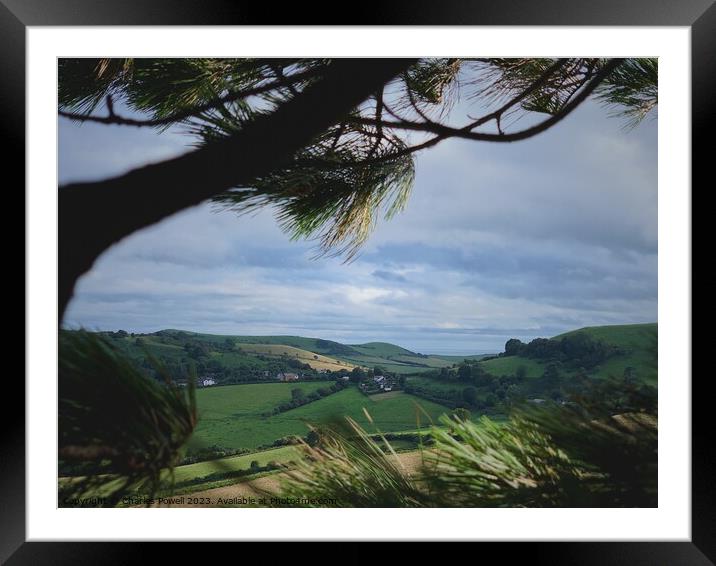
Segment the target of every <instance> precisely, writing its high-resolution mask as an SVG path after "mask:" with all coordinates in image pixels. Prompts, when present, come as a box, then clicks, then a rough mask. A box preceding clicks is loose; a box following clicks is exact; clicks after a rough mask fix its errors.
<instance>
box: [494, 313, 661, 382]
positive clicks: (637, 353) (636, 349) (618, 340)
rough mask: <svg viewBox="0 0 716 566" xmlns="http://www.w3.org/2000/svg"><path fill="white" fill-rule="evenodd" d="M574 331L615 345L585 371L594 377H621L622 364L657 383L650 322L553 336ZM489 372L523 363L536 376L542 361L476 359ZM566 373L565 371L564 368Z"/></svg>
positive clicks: (505, 370) (500, 371)
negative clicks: (609, 353)
mask: <svg viewBox="0 0 716 566" xmlns="http://www.w3.org/2000/svg"><path fill="white" fill-rule="evenodd" d="M576 333H584V334H588V335H589V336H591V337H592V338H594V339H595V340H601V341H603V342H604V343H606V344H609V345H612V346H617V347H618V348H620V350H622V352H621V353H620V354H617V355H614V356H611V357H609V358H608V359H607V360H606V361H604V362H603V363H602V364H599V365H597V366H596V367H594V368H593V369H592V370H590V371H588V372H587V373H588V374H589V375H592V376H595V377H621V376H622V375H623V373H624V370H625V368H627V367H632V368H634V370H635V371H636V375H637V376H638V377H639V378H640V379H642V380H643V381H644V382H646V383H648V384H650V385H656V384H657V350H656V348H657V343H658V326H657V324H656V323H650V324H622V325H614V326H592V327H587V328H581V329H579V330H573V331H571V332H567V333H565V334H560V335H558V336H555V337H554V340H559V339H560V338H563V337H565V336H569V335H573V334H576ZM480 365H482V367H484V368H485V369H486V370H487V371H488V372H489V373H491V374H492V375H498V376H499V375H511V374H514V373H515V371H517V368H518V367H519V366H524V367H525V369H526V370H527V376H528V377H539V376H541V375H542V373H543V372H544V369H545V367H546V365H547V364H546V363H544V362H540V361H538V360H533V359H528V358H522V357H520V356H508V357H506V358H496V359H493V360H487V361H484V362H480ZM565 373H567V374H569V372H568V371H567V372H565Z"/></svg>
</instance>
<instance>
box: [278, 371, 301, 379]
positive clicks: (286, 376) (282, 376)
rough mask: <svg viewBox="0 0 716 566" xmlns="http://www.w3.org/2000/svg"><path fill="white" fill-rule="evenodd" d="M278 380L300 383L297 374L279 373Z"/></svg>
mask: <svg viewBox="0 0 716 566" xmlns="http://www.w3.org/2000/svg"><path fill="white" fill-rule="evenodd" d="M276 379H278V380H279V381H298V375H296V374H295V373H283V372H279V373H278V374H277V375H276Z"/></svg>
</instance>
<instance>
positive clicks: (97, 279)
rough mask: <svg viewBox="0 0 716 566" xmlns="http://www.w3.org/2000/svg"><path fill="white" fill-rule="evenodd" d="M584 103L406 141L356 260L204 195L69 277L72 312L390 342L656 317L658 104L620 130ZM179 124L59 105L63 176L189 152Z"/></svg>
mask: <svg viewBox="0 0 716 566" xmlns="http://www.w3.org/2000/svg"><path fill="white" fill-rule="evenodd" d="M607 114H608V112H607V111H606V110H604V109H603V108H601V107H599V106H597V105H594V104H591V103H588V104H584V105H582V106H581V107H580V108H578V109H577V110H576V111H575V112H574V113H573V114H572V115H570V116H569V117H568V118H567V119H566V120H564V121H563V122H562V123H560V124H558V125H557V126H556V127H554V128H552V129H551V130H549V131H547V132H545V133H543V134H541V135H538V136H537V137H535V138H532V139H530V140H526V141H522V142H518V143H514V144H495V143H480V142H472V141H465V140H448V141H445V142H443V143H442V144H440V145H438V146H437V147H435V148H432V149H429V150H427V151H425V152H423V153H421V154H419V155H418V157H417V172H416V183H415V187H414V189H413V194H412V197H411V199H410V201H409V203H408V205H407V208H406V210H405V211H404V212H403V213H402V214H400V215H398V216H397V217H395V218H393V219H392V220H391V221H380V222H379V224H378V226H377V229H376V231H375V233H374V234H373V236H372V237H371V239H370V240H369V242H368V244H367V245H366V246H365V247H364V248H363V250H362V253H361V255H360V256H359V257H358V259H356V260H355V261H354V262H352V263H350V264H344V263H343V262H342V260H341V259H335V258H334V259H331V258H322V259H313V257H314V255H315V251H316V245H315V242H310V241H298V242H292V241H290V240H289V238H288V236H287V235H286V234H284V233H283V232H281V230H280V229H279V228H278V227H277V225H276V221H275V218H274V216H273V214H272V211H271V210H264V211H262V212H260V213H258V214H256V215H254V216H242V217H237V216H236V215H235V214H234V213H232V212H228V211H220V210H217V209H216V208H215V207H214V206H212V205H209V204H204V205H200V206H198V207H195V208H192V209H190V210H186V211H184V212H182V213H179V214H177V215H175V216H173V217H171V218H169V219H166V220H164V221H163V222H161V223H160V224H158V225H155V226H152V227H150V228H148V229H145V230H143V231H141V232H139V233H136V234H134V235H132V236H130V237H129V238H127V239H125V240H124V241H123V242H121V243H120V244H118V245H117V246H115V247H113V248H112V249H111V250H109V251H108V252H106V253H105V254H104V255H103V256H102V257H101V258H100V259H99V260H98V262H97V263H96V265H95V266H94V268H93V269H92V270H91V272H89V273H88V274H87V275H85V276H84V277H83V278H82V279H81V280H80V282H79V285H78V287H77V289H76V295H75V298H74V299H73V301H72V303H71V304H70V306H69V309H68V311H67V315H66V319H65V320H66V324H67V325H68V326H70V327H78V326H83V327H85V328H89V329H102V330H116V329H120V328H121V329H125V330H127V331H134V332H150V331H156V330H160V329H163V328H178V329H184V330H194V331H200V332H211V333H218V334H251V335H262V334H266V335H268V334H291V335H302V336H311V337H319V338H324V339H329V340H337V341H340V342H344V343H353V344H355V343H362V342H368V341H387V342H393V343H395V344H399V345H402V346H404V347H407V348H410V349H412V350H415V351H419V352H423V353H455V354H467V353H479V352H495V351H501V350H502V348H503V346H504V343H505V341H506V340H507V339H508V338H511V337H517V338H521V339H523V340H529V339H531V338H534V337H537V336H545V337H549V336H553V335H555V334H558V333H560V332H563V331H566V330H570V329H574V328H579V327H582V326H589V325H598V324H621V323H634V322H653V321H656V318H657V167H656V157H657V152H656V139H657V137H656V131H657V124H656V121H655V120H647V121H646V122H644V123H642V124H641V125H640V126H638V127H637V128H636V129H634V130H629V131H625V130H624V129H623V123H622V122H621V121H620V120H619V119H615V118H608V117H607ZM191 142H192V139H191V138H189V137H188V136H186V135H183V134H181V133H176V132H166V133H163V134H158V133H156V132H154V131H152V130H148V129H134V128H122V127H117V126H104V125H95V124H84V125H82V126H78V125H75V124H72V123H70V122H69V121H67V120H64V119H60V121H59V177H60V183H64V182H67V181H74V180H90V179H100V178H104V177H107V176H111V175H114V174H118V173H121V172H124V171H126V170H128V169H131V168H133V167H136V166H139V165H142V164H145V163H148V162H152V161H157V160H161V159H162V158H165V157H169V156H173V155H177V154H179V153H183V152H185V151H187V149H188V145H189V144H190V143H191Z"/></svg>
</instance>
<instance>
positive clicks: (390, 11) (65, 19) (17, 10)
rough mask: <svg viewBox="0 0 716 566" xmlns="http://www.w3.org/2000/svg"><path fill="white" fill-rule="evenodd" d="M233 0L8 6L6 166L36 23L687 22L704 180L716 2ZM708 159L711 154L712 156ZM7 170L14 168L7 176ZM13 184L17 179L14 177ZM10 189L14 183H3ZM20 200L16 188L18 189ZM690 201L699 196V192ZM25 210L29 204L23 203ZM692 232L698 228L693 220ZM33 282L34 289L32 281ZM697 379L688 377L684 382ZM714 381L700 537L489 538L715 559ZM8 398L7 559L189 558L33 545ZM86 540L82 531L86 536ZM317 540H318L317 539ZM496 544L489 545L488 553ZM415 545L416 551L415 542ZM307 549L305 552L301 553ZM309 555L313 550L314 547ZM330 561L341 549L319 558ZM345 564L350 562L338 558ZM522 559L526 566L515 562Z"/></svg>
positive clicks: (21, 456) (572, 553)
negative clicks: (344, 1)
mask: <svg viewBox="0 0 716 566" xmlns="http://www.w3.org/2000/svg"><path fill="white" fill-rule="evenodd" d="M280 6H281V7H280V8H278V9H277V8H276V6H267V5H266V3H256V2H253V3H249V2H236V1H230V0H203V1H198V0H154V1H149V0H123V1H122V2H116V3H110V2H98V1H97V0H52V1H49V0H0V46H1V48H0V53H1V55H0V68H1V72H0V77H2V86H0V115H1V116H2V120H1V122H0V123H2V128H3V134H4V135H3V138H4V141H5V142H6V144H5V149H4V151H3V154H4V155H3V156H4V157H5V159H6V161H5V167H12V168H13V169H15V171H14V172H15V173H16V174H17V178H19V181H18V182H22V183H24V178H25V170H24V166H23V165H21V164H23V163H24V154H23V151H24V142H25V122H24V120H23V116H24V112H23V110H24V108H25V33H26V28H27V27H28V26H64V25H73V26H74V25H227V24H229V25H263V24H272V25H281V24H293V25H301V24H311V25H315V24H317V23H318V22H324V23H325V24H326V25H344V24H350V25H568V26H585V25H588V26H601V25H630V26H687V27H690V28H691V34H692V69H691V71H692V72H691V77H692V151H693V153H692V166H693V178H694V179H706V176H705V175H699V173H705V170H706V164H707V155H706V153H707V151H708V148H709V144H708V143H707V142H706V130H707V128H708V122H709V117H711V116H713V115H716V112H714V104H713V99H714V97H713V95H712V93H713V92H714V87H716V6H714V5H713V0H630V1H629V2H625V1H624V0H608V1H603V0H602V1H594V0H592V1H589V0H586V1H585V0H579V1H567V0H542V1H540V2H534V1H530V0H502V1H501V2H489V3H488V2H475V1H473V2H470V3H467V2H463V1H460V0H441V1H440V2H434V1H428V0H413V1H410V2H409V1H395V0H394V1H393V2H391V3H390V4H388V3H385V4H380V5H379V4H377V3H371V4H370V5H369V4H360V5H357V6H356V8H355V10H354V11H353V13H351V16H350V21H346V15H345V14H347V13H348V12H347V11H346V10H345V5H341V4H338V3H336V4H333V5H332V6H334V7H331V6H329V5H327V4H324V3H320V4H319V3H316V4H314V5H311V6H307V5H306V3H295V4H290V3H286V4H282V5H280ZM709 157H710V156H709ZM8 172H9V171H8ZM8 172H6V176H5V179H8V178H9V176H8V175H7V173H8ZM6 188H7V189H8V192H9V191H11V190H12V188H11V186H10V184H8V185H7V186H6ZM17 192H18V193H19V191H17ZM692 194H693V189H692ZM22 206H24V199H23V205H22ZM692 226H693V224H692ZM25 283H27V282H26V281H25ZM687 377H688V378H690V376H687ZM702 377H704V378H706V379H701V380H699V379H696V380H693V381H692V407H693V414H692V537H691V542H668V541H663V542H604V543H599V542H583V543H574V542H572V543H560V542H531V543H519V544H512V543H484V544H483V545H482V547H481V549H480V551H479V552H481V553H482V552H483V550H482V548H485V549H487V548H489V549H490V550H492V551H496V552H497V553H499V555H500V560H501V561H507V563H511V562H514V561H518V560H520V559H521V558H522V559H525V560H529V562H530V563H540V564H541V563H545V564H546V563H550V564H580V565H590V564H595V565H596V564H599V565H603V564H630V565H641V564H644V565H647V564H648V565H652V564H670V565H671V564H674V565H675V564H679V565H687V564H694V565H700V564H704V565H706V564H714V563H716V536H715V535H716V483H715V482H714V481H713V479H714V477H716V457H715V456H714V451H713V449H712V447H713V446H714V445H715V444H716V443H715V442H714V433H713V430H714V427H713V422H712V419H711V414H710V413H711V411H710V410H709V409H710V408H709V406H708V405H710V404H712V401H711V400H710V399H711V397H710V396H709V395H708V394H707V385H706V383H708V376H707V375H704V376H702ZM3 387H4V390H5V391H4V393H5V394H4V395H3V398H5V399H13V400H15V401H14V402H13V405H14V406H15V407H18V408H20V410H19V411H18V412H17V413H15V416H14V417H9V416H8V415H7V413H6V414H5V415H4V416H5V419H4V423H3V427H2V435H3V436H2V444H1V449H0V450H1V456H0V473H1V475H2V477H1V479H0V486H1V488H0V489H1V490H2V493H0V496H1V499H0V562H6V563H7V564H10V565H13V566H15V565H19V564H65V563H68V564H70V563H72V564H108V563H109V564H111V563H116V564H133V563H136V562H141V561H142V560H144V559H146V558H148V557H149V554H148V553H150V552H151V553H152V554H153V553H156V552H159V553H161V559H162V562H170V561H173V560H176V559H181V558H182V556H185V554H184V553H185V552H186V549H185V548H182V547H179V546H177V545H166V544H156V543H154V544H148V543H136V542H134V543H120V542H111V543H81V542H26V537H25V519H26V515H25V495H26V492H25V414H24V403H21V402H20V401H19V400H20V399H24V397H25V389H24V386H23V383H22V382H20V381H19V380H17V379H15V378H12V379H11V378H10V376H8V379H5V380H4V383H3ZM77 538H78V539H81V538H82V533H77ZM319 538H320V533H317V539H319ZM246 544H248V543H242V545H243V546H242V551H241V555H240V556H239V555H236V554H235V550H232V549H227V545H212V551H211V553H212V555H211V558H212V560H214V559H216V560H220V559H223V558H222V555H223V554H224V553H227V552H228V553H229V555H230V556H233V557H234V558H235V559H241V558H247V557H248V556H249V554H248V552H247V549H248V548H250V547H248V546H245V545H246ZM487 545H489V547H488V546H487ZM411 548H412V549H416V548H417V549H418V550H419V551H420V547H416V546H415V545H412V546H411ZM295 552H296V550H295V547H292V548H285V549H284V548H280V547H277V546H275V545H274V546H273V547H272V551H271V553H272V556H271V561H272V562H274V561H278V560H281V559H282V558H290V557H291V556H292V555H293V554H294V553H295ZM299 552H304V551H302V550H299ZM308 552H310V551H308ZM340 552H341V555H342V556H344V557H346V558H349V559H350V558H352V559H353V560H354V561H361V562H363V561H364V560H365V559H368V557H369V556H371V555H372V554H373V553H374V552H375V550H374V549H372V548H371V544H370V543H366V544H364V545H361V547H360V548H359V549H356V550H355V551H350V552H347V553H346V551H345V550H341V551H340ZM319 556H331V557H332V558H336V555H335V554H333V553H320V554H316V555H315V556H314V557H313V558H318V557H319ZM341 561H343V560H341ZM518 563H519V562H518Z"/></svg>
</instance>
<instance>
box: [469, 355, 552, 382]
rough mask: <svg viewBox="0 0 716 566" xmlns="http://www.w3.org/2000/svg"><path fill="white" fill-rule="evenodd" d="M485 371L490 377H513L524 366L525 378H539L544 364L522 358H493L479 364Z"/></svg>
mask: <svg viewBox="0 0 716 566" xmlns="http://www.w3.org/2000/svg"><path fill="white" fill-rule="evenodd" d="M480 365H481V366H482V367H483V368H485V371H487V372H488V373H491V374H492V375H497V376H500V375H514V374H515V373H516V372H517V369H518V368H519V367H520V366H524V368H525V370H526V371H527V377H540V376H541V375H542V374H543V373H544V368H545V366H546V364H543V363H542V362H540V361H538V360H532V359H529V358H522V357H520V356H508V357H506V358H495V359H494V360H486V361H484V362H480Z"/></svg>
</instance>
